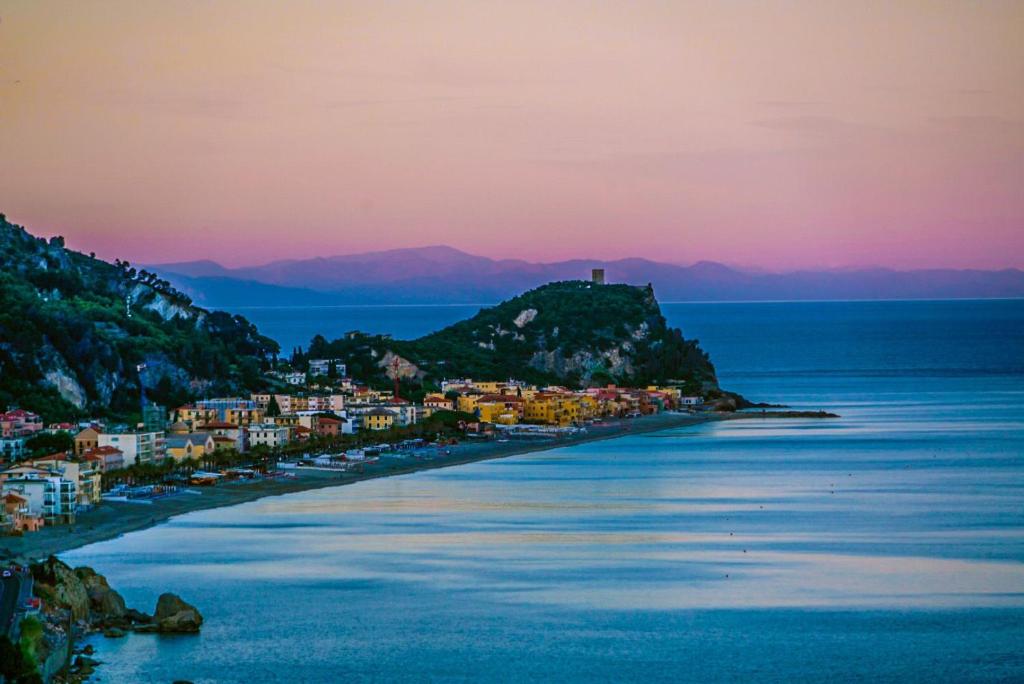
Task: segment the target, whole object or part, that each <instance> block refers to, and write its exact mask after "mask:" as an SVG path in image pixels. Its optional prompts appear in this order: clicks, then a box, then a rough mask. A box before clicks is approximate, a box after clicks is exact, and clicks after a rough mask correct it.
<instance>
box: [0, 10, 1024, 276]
mask: <svg viewBox="0 0 1024 684" xmlns="http://www.w3.org/2000/svg"><path fill="white" fill-rule="evenodd" d="M1022 35H1024V2H1020V1H1018V0H1011V1H1008V2H1000V1H998V0H989V1H986V2H967V1H966V0H964V1H958V2H943V1H942V0H931V1H929V2H914V1H909V0H908V1H902V2H870V1H864V2H861V1H858V2H834V1H830V0H816V1H815V2H779V1H775V0H763V1H758V2H753V1H750V2H744V1H741V0H736V1H729V2H719V1H715V2H687V1H684V0H673V1H666V2H654V1H649V0H629V1H622V2H614V1H611V0H609V1H607V2H576V1H574V0H563V1H560V2H549V1H545V2H531V1H529V0H523V1H516V2H500V3H499V2H488V1H486V0H473V1H471V2H454V1H451V0H435V1H433V2H405V1H402V0H393V1H391V2H380V1H366V2H343V1H338V2H328V1H323V2H312V1H305V0H292V1H290V2H287V3H283V2H266V1H263V0H226V1H221V2H217V1H205V0H204V1H202V2H199V1H188V0H179V1H175V2H165V1H163V0H159V1H155V0H107V1H96V2H91V1H90V2H84V1H83V2H64V1H62V2H51V1H49V0H0V212H4V213H6V214H7V216H8V218H9V219H10V220H12V221H14V222H17V223H21V224H23V225H26V227H28V228H29V229H30V230H32V231H33V232H37V233H39V234H43V235H55V234H61V235H64V236H65V237H66V239H67V242H68V244H69V245H70V246H72V247H75V248H77V249H80V250H84V251H95V252H96V253H97V254H98V255H100V256H103V257H106V258H110V259H112V258H114V257H119V258H122V259H128V260H130V261H133V262H142V263H160V262H170V261H182V260H193V259H213V260H215V261H219V262H221V263H223V264H226V265H231V266H237V265H244V264H255V263H264V262H268V261H272V260H275V259H280V258H294V257H311V256H326V255H332V254H344V253H353V252H361V251H367V250H379V249H388V248H395V247H413V246H422V245H433V244H448V245H451V246H454V247H457V248H460V249H463V250H465V251H468V252H471V253H475V254H481V255H486V256H491V257H515V258H525V259H530V260H535V261H555V260H559V259H564V258H571V257H590V258H617V257H626V256H641V257H648V258H653V259H657V260H659V261H665V262H673V263H681V264H687V263H692V262H694V261H697V260H702V259H710V260H716V261H722V262H725V263H730V264H734V265H740V266H748V267H760V268H766V269H772V270H785V269H794V268H833V267H845V266H862V265H884V266H892V267H897V268H922V267H976V268H1001V267H1024V40H1022V39H1021V36H1022Z"/></svg>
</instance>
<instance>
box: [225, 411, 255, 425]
mask: <svg viewBox="0 0 1024 684" xmlns="http://www.w3.org/2000/svg"><path fill="white" fill-rule="evenodd" d="M224 422H225V423H231V424H232V425H252V424H254V423H262V422H263V410H262V409H258V408H229V409H226V410H225V411H224Z"/></svg>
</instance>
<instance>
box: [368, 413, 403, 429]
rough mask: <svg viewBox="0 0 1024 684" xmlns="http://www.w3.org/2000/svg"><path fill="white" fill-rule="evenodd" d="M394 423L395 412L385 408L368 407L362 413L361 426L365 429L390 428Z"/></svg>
mask: <svg viewBox="0 0 1024 684" xmlns="http://www.w3.org/2000/svg"><path fill="white" fill-rule="evenodd" d="M394 424H395V413H394V412H393V411H389V410H387V409H385V408H375V409H370V410H369V411H367V412H366V413H364V414H363V427H364V428H366V429H367V430H390V429H391V428H392V426H394Z"/></svg>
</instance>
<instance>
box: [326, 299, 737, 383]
mask: <svg viewBox="0 0 1024 684" xmlns="http://www.w3.org/2000/svg"><path fill="white" fill-rule="evenodd" d="M308 355H309V356H310V357H312V358H318V357H319V358H324V357H337V358H342V359H344V360H345V361H346V363H347V364H348V367H349V371H350V373H351V374H352V375H353V376H355V377H359V378H365V379H369V380H375V381H377V382H381V383H383V382H386V381H387V378H388V377H393V376H394V375H395V374H397V375H398V376H399V377H400V378H401V379H402V380H403V381H405V382H407V383H409V384H412V385H415V386H420V387H431V386H435V385H436V384H437V383H438V382H439V381H440V380H441V379H443V378H445V377H448V378H456V377H464V376H469V377H474V378H478V379H505V378H509V377H514V378H518V379H522V380H527V381H531V382H534V383H538V384H563V385H568V386H581V385H582V386H595V385H604V384H606V383H610V382H616V383H621V384H631V385H647V384H653V383H664V382H669V381H676V382H681V383H685V384H687V385H688V386H689V387H690V389H692V390H694V391H696V390H697V389H698V388H701V387H703V388H705V389H709V388H717V380H716V378H715V369H714V366H713V365H712V364H711V361H710V360H709V359H708V356H707V354H706V353H705V352H704V351H703V350H701V349H700V347H699V345H698V343H697V342H696V341H695V340H685V339H683V336H682V333H681V332H680V331H679V330H678V329H674V328H669V327H668V326H667V325H666V323H665V318H664V317H663V316H662V314H661V310H660V308H659V306H658V303H657V301H656V299H655V298H654V292H653V290H652V289H651V287H650V286H647V287H634V286H630V285H600V286H598V285H592V284H591V283H588V282H583V281H565V282H558V283H551V284H549V285H545V286H543V287H539V288H537V289H535V290H531V291H529V292H526V293H525V294H522V295H519V296H517V297H514V298H512V299H510V300H508V301H506V302H503V303H501V304H499V305H498V306H495V307H491V308H486V309H483V310H481V311H480V312H479V313H478V314H477V315H476V316H473V317H472V318H470V319H468V320H465V321H461V322H459V323H456V324H454V325H451V326H449V327H447V328H444V329H443V330H440V331H438V332H435V333H432V334H430V335H427V336H425V337H421V338H419V339H416V340H411V341H398V340H391V339H390V338H387V337H381V336H370V335H351V336H348V337H346V338H342V339H339V340H335V341H334V342H328V341H327V340H325V339H324V338H322V337H317V338H314V340H313V342H312V343H311V344H310V348H309V350H308Z"/></svg>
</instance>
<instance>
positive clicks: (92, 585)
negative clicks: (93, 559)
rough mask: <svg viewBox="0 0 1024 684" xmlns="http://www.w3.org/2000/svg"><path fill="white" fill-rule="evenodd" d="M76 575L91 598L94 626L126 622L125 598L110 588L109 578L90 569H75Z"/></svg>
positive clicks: (90, 605) (90, 604) (90, 606)
mask: <svg viewBox="0 0 1024 684" xmlns="http://www.w3.org/2000/svg"><path fill="white" fill-rule="evenodd" d="M75 575H76V576H77V577H78V579H79V580H80V581H81V582H82V586H84V587H85V591H86V594H87V595H88V596H89V608H90V611H91V617H92V621H93V623H94V624H96V623H98V624H117V623H122V622H125V618H126V616H127V613H128V608H127V607H126V606H125V603H124V598H123V597H122V596H121V594H119V593H117V592H116V591H114V590H113V589H111V588H110V585H109V584H107V578H106V577H104V576H103V575H100V574H97V573H96V571H95V570H93V569H92V568H89V567H84V566H83V567H80V568H75Z"/></svg>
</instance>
